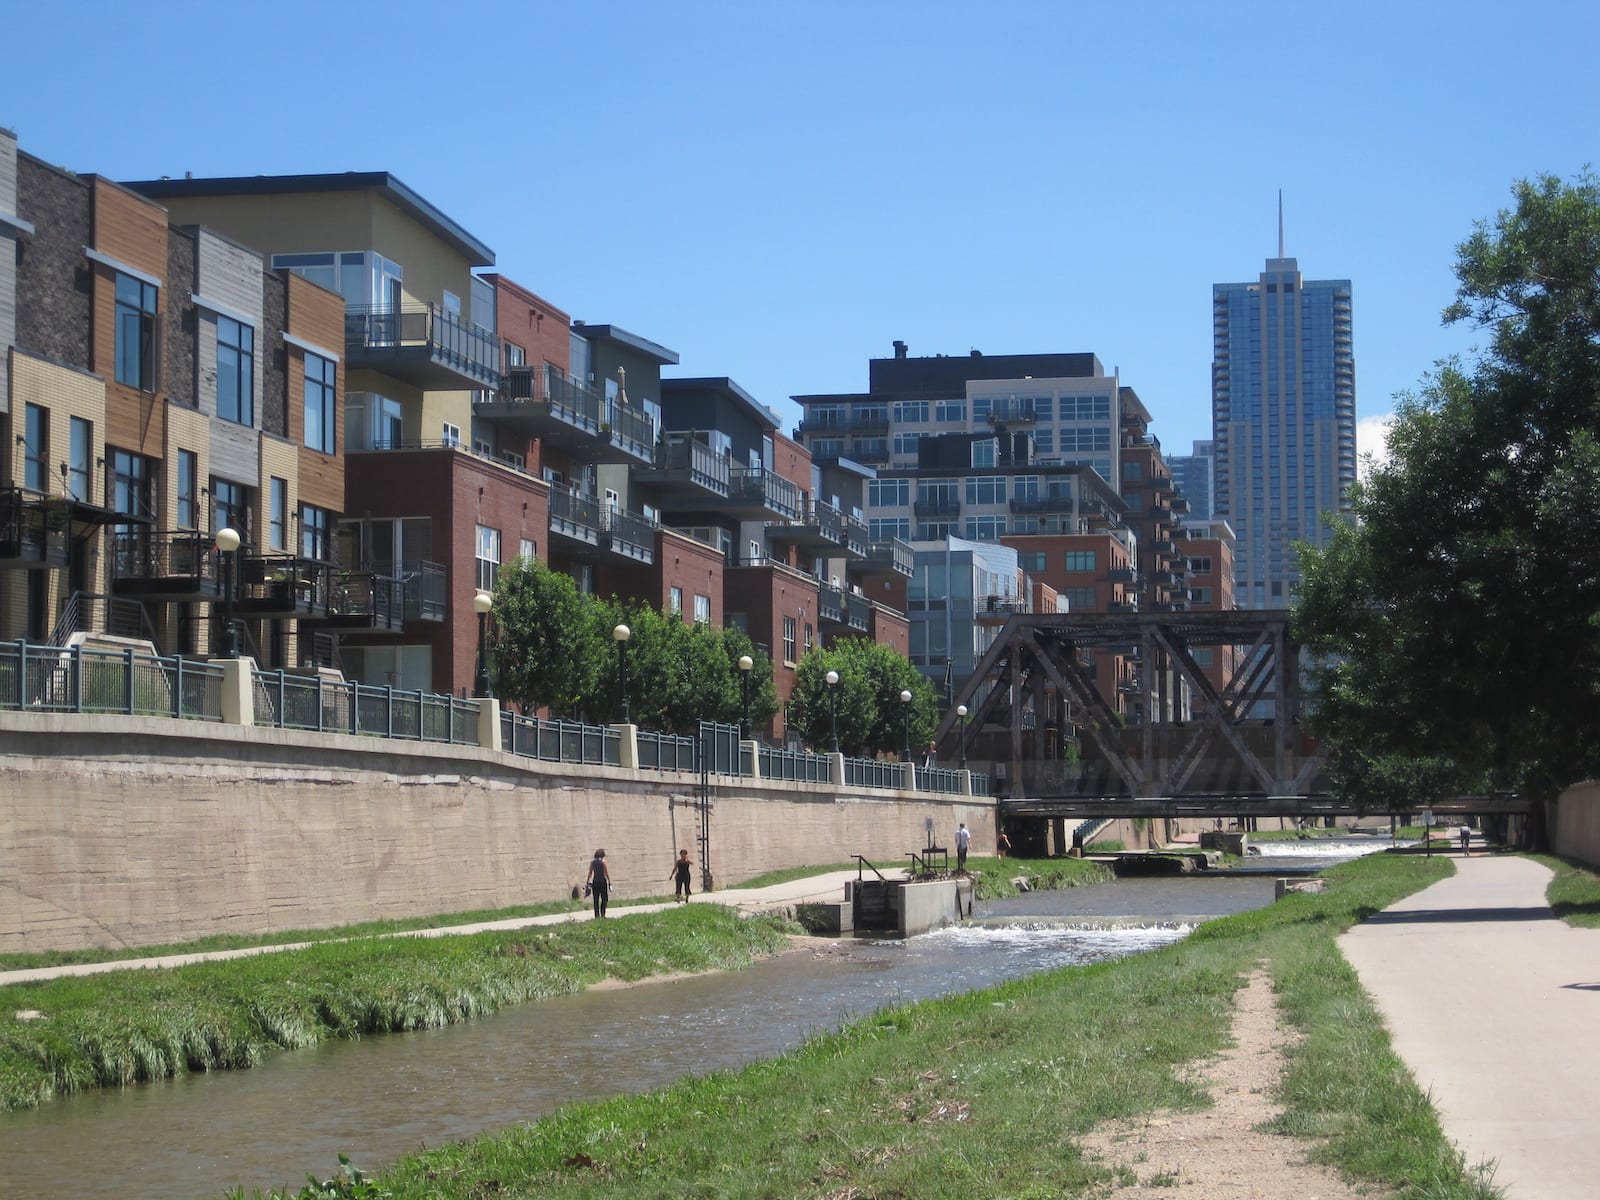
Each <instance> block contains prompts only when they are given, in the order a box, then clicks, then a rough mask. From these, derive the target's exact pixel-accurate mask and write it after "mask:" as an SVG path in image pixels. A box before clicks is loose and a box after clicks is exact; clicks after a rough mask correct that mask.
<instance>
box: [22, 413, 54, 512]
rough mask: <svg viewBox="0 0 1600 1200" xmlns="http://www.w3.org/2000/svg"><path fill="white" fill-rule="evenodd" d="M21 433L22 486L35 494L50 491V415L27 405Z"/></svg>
mask: <svg viewBox="0 0 1600 1200" xmlns="http://www.w3.org/2000/svg"><path fill="white" fill-rule="evenodd" d="M24 420H25V430H24V432H23V435H22V436H23V439H24V445H23V447H22V486H23V487H29V488H32V489H33V490H34V491H36V492H48V491H49V490H50V413H49V411H48V410H46V409H43V408H40V407H39V406H38V405H37V404H30V405H28V411H27V415H26V417H25V418H24Z"/></svg>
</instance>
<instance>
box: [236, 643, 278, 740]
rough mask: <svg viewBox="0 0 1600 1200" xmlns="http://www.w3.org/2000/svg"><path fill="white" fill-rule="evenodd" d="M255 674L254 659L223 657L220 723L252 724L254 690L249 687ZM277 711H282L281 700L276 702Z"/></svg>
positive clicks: (254, 716)
mask: <svg viewBox="0 0 1600 1200" xmlns="http://www.w3.org/2000/svg"><path fill="white" fill-rule="evenodd" d="M254 675H255V660H254V659H250V658H225V659H223V660H222V723H223V724H224V725H254V724H255V723H256V713H255V692H254V690H253V689H252V687H251V684H252V682H253V677H254ZM278 712H279V714H280V718H281V715H282V713H283V701H282V700H281V699H280V700H279V702H278Z"/></svg>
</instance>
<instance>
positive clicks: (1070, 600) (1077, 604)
mask: <svg viewBox="0 0 1600 1200" xmlns="http://www.w3.org/2000/svg"><path fill="white" fill-rule="evenodd" d="M1057 594H1058V595H1059V596H1061V597H1062V598H1064V599H1065V600H1066V602H1067V611H1068V612H1093V611H1094V610H1095V606H1096V605H1097V604H1099V598H1098V597H1096V595H1095V592H1094V589H1093V588H1092V587H1075V588H1064V589H1063V590H1062V591H1060V592H1059V593H1057Z"/></svg>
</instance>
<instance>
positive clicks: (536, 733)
mask: <svg viewBox="0 0 1600 1200" xmlns="http://www.w3.org/2000/svg"><path fill="white" fill-rule="evenodd" d="M500 748H501V749H502V750H505V751H506V752H507V753H510V754H520V755H521V756H522V757H524V758H537V759H539V760H541V761H542V762H569V763H584V764H586V765H592V766H603V767H615V766H618V765H619V764H620V763H621V762H622V735H621V734H619V733H618V732H617V731H616V730H615V729H608V728H606V727H605V726H603V725H581V724H579V723H578V722H576V721H544V720H541V719H540V718H538V717H524V716H522V715H521V714H520V713H512V712H503V713H501V714H500Z"/></svg>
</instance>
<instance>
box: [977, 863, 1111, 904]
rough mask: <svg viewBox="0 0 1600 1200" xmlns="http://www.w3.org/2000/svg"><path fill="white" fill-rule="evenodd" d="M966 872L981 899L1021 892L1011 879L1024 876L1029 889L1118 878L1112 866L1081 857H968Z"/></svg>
mask: <svg viewBox="0 0 1600 1200" xmlns="http://www.w3.org/2000/svg"><path fill="white" fill-rule="evenodd" d="M967 872H968V873H969V874H970V875H971V876H972V880H973V885H972V887H973V892H974V894H975V895H976V896H977V898H978V899H979V900H997V899H999V898H1001V897H1003V896H1018V895H1021V894H1022V893H1021V890H1020V889H1019V888H1018V887H1017V886H1016V884H1014V883H1013V882H1012V880H1014V879H1025V880H1027V882H1028V890H1029V891H1034V892H1053V891H1056V890H1058V889H1060V888H1069V887H1083V886H1085V885H1087V884H1091V883H1110V882H1111V881H1112V880H1113V879H1115V878H1116V876H1115V875H1113V874H1112V873H1111V868H1109V867H1107V866H1105V865H1103V864H1101V863H1097V862H1090V861H1088V860H1087V859H1082V858H977V857H973V858H969V859H967Z"/></svg>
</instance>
